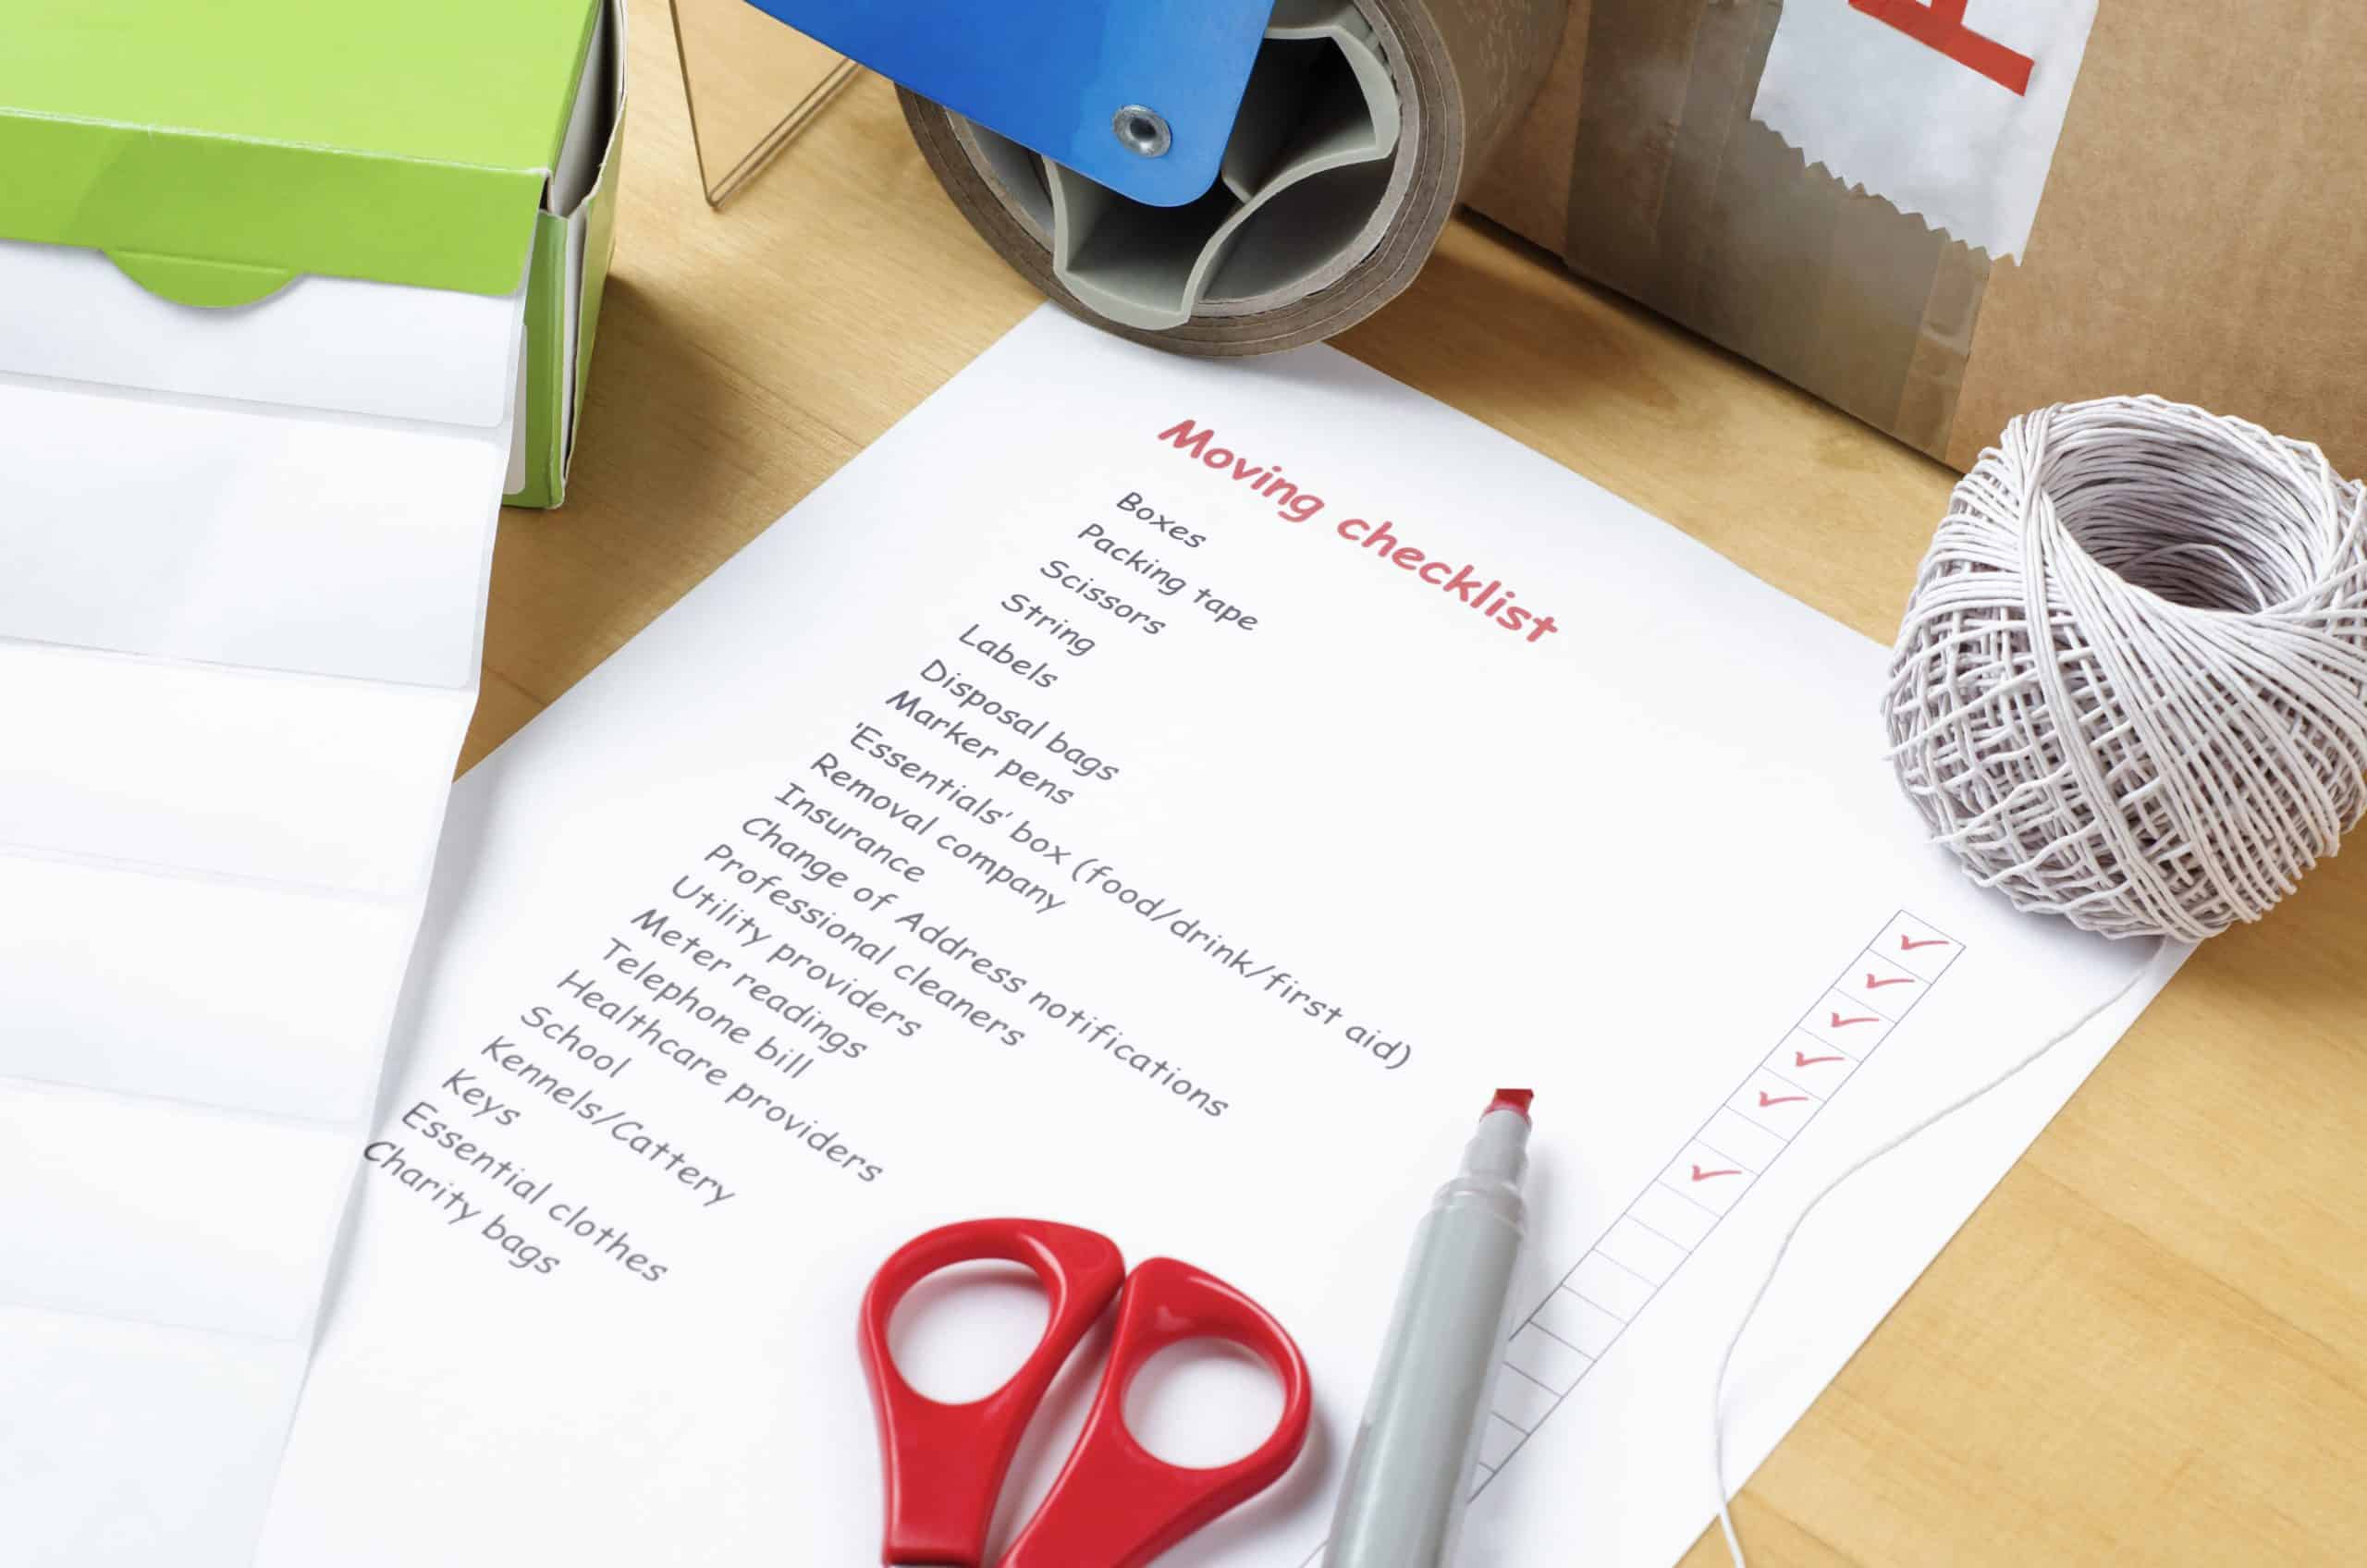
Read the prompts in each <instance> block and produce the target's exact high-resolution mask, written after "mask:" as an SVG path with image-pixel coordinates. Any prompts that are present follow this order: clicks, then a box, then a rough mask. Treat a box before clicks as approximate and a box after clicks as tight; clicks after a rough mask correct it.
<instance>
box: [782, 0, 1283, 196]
mask: <svg viewBox="0 0 2367 1568" xmlns="http://www.w3.org/2000/svg"><path fill="white" fill-rule="evenodd" d="M749 3H750V4H751V5H754V6H755V7H756V8H757V9H758V10H760V11H763V12H765V13H766V14H767V15H768V16H771V17H773V18H776V19H778V20H779V21H782V22H786V23H787V24H789V25H790V26H791V27H793V28H795V29H796V30H797V31H800V32H803V33H804V34H806V35H807V36H808V37H811V38H815V39H817V40H819V41H820V42H822V43H827V44H828V45H829V46H830V47H831V48H833V49H836V50H837V51H838V52H839V53H840V54H841V55H847V56H848V57H849V58H851V59H852V60H855V61H857V62H858V63H860V64H862V65H865V66H868V67H870V68H871V69H873V70H875V71H877V72H878V73H879V74H880V75H881V76H884V77H886V78H888V79H889V80H891V81H894V82H896V83H897V84H899V85H900V86H903V87H907V88H910V89H911V90H912V91H913V92H917V93H919V94H920V95H921V96H922V97H924V98H930V99H934V100H936V101H937V102H938V103H939V104H944V105H945V106H946V107H947V108H949V109H951V110H952V111H954V112H955V113H956V114H959V115H963V116H966V117H968V118H969V119H972V120H975V121H976V122H977V123H978V124H980V125H982V126H985V127H987V129H990V130H993V131H995V132H997V133H999V134H1000V135H1002V136H1005V137H1008V138H1010V139H1011V140H1012V141H1016V142H1018V143H1019V144H1020V145H1022V146H1024V147H1026V148H1029V149H1030V150H1032V151H1034V152H1036V153H1041V154H1043V155H1044V156H1045V157H1047V158H1050V159H1052V160H1053V161H1054V162H1056V163H1058V164H1061V165H1064V166H1066V167H1068V168H1070V169H1073V170H1074V171H1075V172H1076V173H1078V174H1081V175H1084V176H1085V178H1088V179H1091V180H1093V181H1095V182H1097V183H1098V184H1100V185H1104V186H1107V187H1108V188H1109V189H1110V190H1114V191H1116V192H1117V193H1118V194H1120V195H1122V196H1124V197H1126V198H1127V199H1129V200H1131V201H1135V202H1143V203H1144V204H1146V205H1147V206H1153V207H1180V206H1184V205H1186V204H1188V203H1190V202H1194V201H1196V200H1197V199H1199V198H1200V197H1202V196H1204V195H1206V194H1207V193H1208V190H1209V189H1210V188H1211V187H1213V186H1214V185H1215V184H1216V182H1217V176H1218V173H1219V171H1220V167H1221V165H1222V163H1223V159H1224V150H1225V144H1226V141H1228V139H1229V138H1230V137H1231V136H1232V133H1233V117H1234V116H1235V115H1236V114H1237V113H1238V112H1239V111H1240V107H1241V95H1242V92H1243V90H1244V89H1245V88H1246V87H1247V86H1248V84H1249V71H1250V67H1251V66H1252V64H1253V63H1254V62H1255V61H1256V59H1257V49H1258V44H1259V43H1260V41H1261V40H1262V39H1263V38H1264V36H1265V31H1266V19H1267V17H1268V16H1269V14H1270V13H1271V12H1272V10H1273V8H1274V0H897V3H889V0H749Z"/></svg>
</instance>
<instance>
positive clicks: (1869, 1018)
mask: <svg viewBox="0 0 2367 1568" xmlns="http://www.w3.org/2000/svg"><path fill="white" fill-rule="evenodd" d="M1831 1016H1832V1019H1833V1027H1834V1028H1835V1029H1846V1028H1848V1027H1849V1025H1851V1024H1852V1023H1881V1022H1882V1020H1881V1019H1879V1018H1877V1017H1875V1016H1874V1015H1873V1014H1872V1013H1868V1014H1867V1015H1866V1016H1865V1017H1863V1018H1844V1017H1842V1016H1841V1015H1840V1014H1839V1013H1837V1012H1836V1013H1834V1014H1832V1015H1831Z"/></svg>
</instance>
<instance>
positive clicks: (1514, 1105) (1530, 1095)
mask: <svg viewBox="0 0 2367 1568" xmlns="http://www.w3.org/2000/svg"><path fill="white" fill-rule="evenodd" d="M1536 1097H1537V1091H1536V1090H1534V1089H1498V1090H1497V1091H1496V1097H1495V1098H1494V1099H1491V1100H1490V1101H1489V1102H1488V1110H1516V1111H1519V1112H1520V1113H1521V1115H1522V1116H1524V1117H1526V1116H1527V1114H1528V1102H1529V1101H1531V1100H1533V1099H1535V1098H1536ZM1479 1114H1480V1115H1482V1116H1485V1115H1487V1114H1488V1111H1487V1110H1483V1111H1481V1112H1480V1113H1479Z"/></svg>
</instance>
